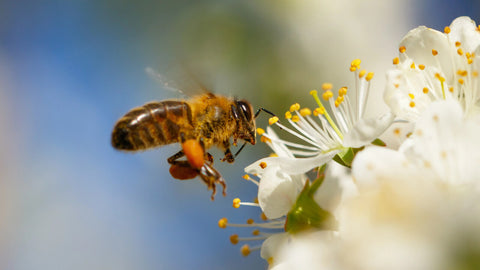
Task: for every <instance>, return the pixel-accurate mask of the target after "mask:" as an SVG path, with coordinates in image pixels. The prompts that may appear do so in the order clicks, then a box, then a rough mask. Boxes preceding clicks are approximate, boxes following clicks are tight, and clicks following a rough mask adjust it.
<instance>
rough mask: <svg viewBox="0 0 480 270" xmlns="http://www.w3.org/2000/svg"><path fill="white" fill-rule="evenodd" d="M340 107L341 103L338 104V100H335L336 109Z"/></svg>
mask: <svg viewBox="0 0 480 270" xmlns="http://www.w3.org/2000/svg"><path fill="white" fill-rule="evenodd" d="M338 106H340V103H339V102H338V100H335V108H338Z"/></svg>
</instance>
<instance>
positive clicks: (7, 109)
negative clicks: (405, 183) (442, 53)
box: [0, 0, 480, 270]
mask: <svg viewBox="0 0 480 270" xmlns="http://www.w3.org/2000/svg"><path fill="white" fill-rule="evenodd" d="M360 2H361V3H360ZM397 2H399V3H397ZM479 12H480V5H479V4H478V1H474V0H472V1H453V0H451V1H447V0H442V1H433V0H432V1H413V0H412V1H401V3H400V1H380V0H377V1H358V2H357V1H347V0H343V1H335V3H331V1H313V0H312V1H286V0H285V1H258V0H242V1H222V0H202V1H185V0H180V1H174V0H171V1H126V0H118V1H108V0H100V1H88V0H77V1H74V0H71V1H60V0H58V1H34V0H31V1H28V0H20V1H0V127H1V130H0V177H1V179H0V269H117V270H120V269H263V268H265V267H267V264H266V263H265V262H264V261H263V259H261V258H260V255H259V252H253V253H252V254H251V255H250V256H249V257H247V258H243V257H242V256H241V254H240V252H239V248H240V246H241V244H239V245H237V246H233V245H231V244H230V242H229V240H228V236H229V235H230V234H232V233H238V234H240V235H248V234H249V232H250V231H248V230H235V229H231V228H227V229H225V230H221V229H219V228H218V226H217V221H218V219H220V218H221V217H227V218H229V220H231V221H234V222H245V221H246V219H248V218H254V219H256V220H258V217H259V215H260V210H259V209H256V208H248V207H241V208H240V209H233V208H232V207H231V201H232V199H233V198H235V197H240V198H242V199H244V200H247V201H249V200H250V201H251V200H253V199H254V198H255V197H256V186H254V185H253V184H251V183H247V182H245V181H244V180H242V178H241V176H242V175H243V168H244V167H245V166H246V165H248V164H249V163H251V162H253V161H254V160H256V159H259V158H261V157H263V156H264V155H266V154H268V149H266V147H265V146H264V145H262V144H258V145H256V146H254V147H253V146H248V147H247V148H246V150H244V152H243V153H242V155H240V156H239V158H238V159H237V161H236V162H235V164H233V165H229V164H220V162H218V161H217V162H216V167H217V169H218V170H219V171H221V172H222V174H223V175H224V177H225V178H226V180H227V183H228V195H227V196H226V197H222V196H221V194H218V195H217V196H216V199H215V201H214V202H212V201H210V191H207V190H206V187H205V186H204V185H203V184H202V183H201V182H200V181H198V180H192V181H183V182H180V181H176V180H174V179H172V178H171V176H170V175H169V173H168V166H167V163H166V158H167V157H169V156H170V155H172V154H173V153H175V152H176V151H177V150H178V146H177V145H174V146H167V147H164V148H161V149H158V150H152V151H147V152H143V153H138V154H126V153H121V152H117V151H115V150H113V149H112V147H111V146H110V132H111V130H112V127H113V125H114V123H115V121H116V120H117V119H118V118H119V117H121V116H122V115H123V114H124V113H126V112H127V111H128V110H129V109H131V108H133V107H135V106H139V105H142V104H144V103H145V102H147V101H150V100H161V99H165V98H174V97H176V94H175V93H172V92H169V91H167V90H165V89H164V88H163V87H162V85H161V84H159V83H158V82H156V81H155V80H152V79H151V78H149V77H148V76H147V75H146V73H145V68H146V67H153V68H154V69H156V70H158V71H159V72H160V73H161V74H167V75H168V74H171V73H172V72H171V70H172V69H173V68H172V67H174V66H176V65H177V64H178V63H186V64H187V65H188V66H189V67H191V68H192V69H193V70H194V71H195V72H196V73H198V74H201V77H202V80H203V79H204V80H205V81H207V82H208V84H209V85H210V86H211V88H212V89H213V90H214V91H215V92H217V93H221V94H226V95H230V96H239V97H244V98H247V99H249V100H251V101H252V103H253V105H254V107H259V106H263V107H265V108H268V109H270V110H272V111H274V112H276V113H277V114H280V115H282V114H283V111H284V110H285V109H286V108H288V106H289V105H290V104H291V103H293V102H296V101H299V100H300V101H302V100H303V101H305V102H307V100H308V94H307V93H308V91H309V90H311V89H313V88H317V87H319V85H320V84H321V83H322V82H325V81H330V82H334V83H337V84H345V82H344V81H345V78H348V79H350V74H348V71H347V69H348V67H349V63H350V61H351V60H352V59H354V58H361V59H362V60H364V63H365V65H367V66H365V67H366V68H369V69H371V70H374V71H375V72H376V74H377V77H378V78H379V79H378V81H379V85H381V81H382V80H383V77H384V74H383V73H384V72H385V70H386V68H388V67H390V66H391V59H392V58H393V57H394V56H396V53H397V45H396V44H398V42H399V41H400V39H401V38H402V37H403V35H405V34H406V32H407V31H408V30H409V29H411V28H413V27H416V26H418V25H428V26H430V27H432V28H436V29H443V27H444V26H446V25H449V24H450V22H451V21H452V20H453V19H454V18H455V17H457V16H460V15H469V16H471V17H472V18H473V19H474V20H476V21H477V23H478V22H479V21H480V16H479V15H480V14H479ZM175 77H178V76H175ZM176 79H177V80H180V82H179V83H180V84H181V83H182V82H181V80H182V79H181V78H180V79H178V78H176ZM382 90H383V89H382V87H378V90H377V95H379V96H380V95H381V94H378V93H381V91H382ZM308 102H311V101H308ZM267 118H268V117H267V116H261V117H260V119H259V122H258V125H259V126H264V125H265V123H266V119H267ZM220 156H221V153H218V152H216V158H219V157H220ZM257 244H260V243H257ZM253 245H255V244H253Z"/></svg>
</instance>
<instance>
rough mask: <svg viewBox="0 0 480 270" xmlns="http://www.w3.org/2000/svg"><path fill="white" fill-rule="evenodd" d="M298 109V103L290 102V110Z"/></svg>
mask: <svg viewBox="0 0 480 270" xmlns="http://www.w3.org/2000/svg"><path fill="white" fill-rule="evenodd" d="M298 109H300V104H298V103H295V104H292V106H290V112H294V111H297V110H298Z"/></svg>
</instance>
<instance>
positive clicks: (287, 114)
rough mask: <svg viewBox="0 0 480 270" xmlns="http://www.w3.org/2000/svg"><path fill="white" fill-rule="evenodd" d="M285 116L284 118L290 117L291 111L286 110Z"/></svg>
mask: <svg viewBox="0 0 480 270" xmlns="http://www.w3.org/2000/svg"><path fill="white" fill-rule="evenodd" d="M285 118H286V119H290V118H292V113H291V112H290V111H286V112H285Z"/></svg>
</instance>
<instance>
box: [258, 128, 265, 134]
mask: <svg viewBox="0 0 480 270" xmlns="http://www.w3.org/2000/svg"><path fill="white" fill-rule="evenodd" d="M263 133H265V130H264V129H263V128H257V134H258V135H262V134H263Z"/></svg>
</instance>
